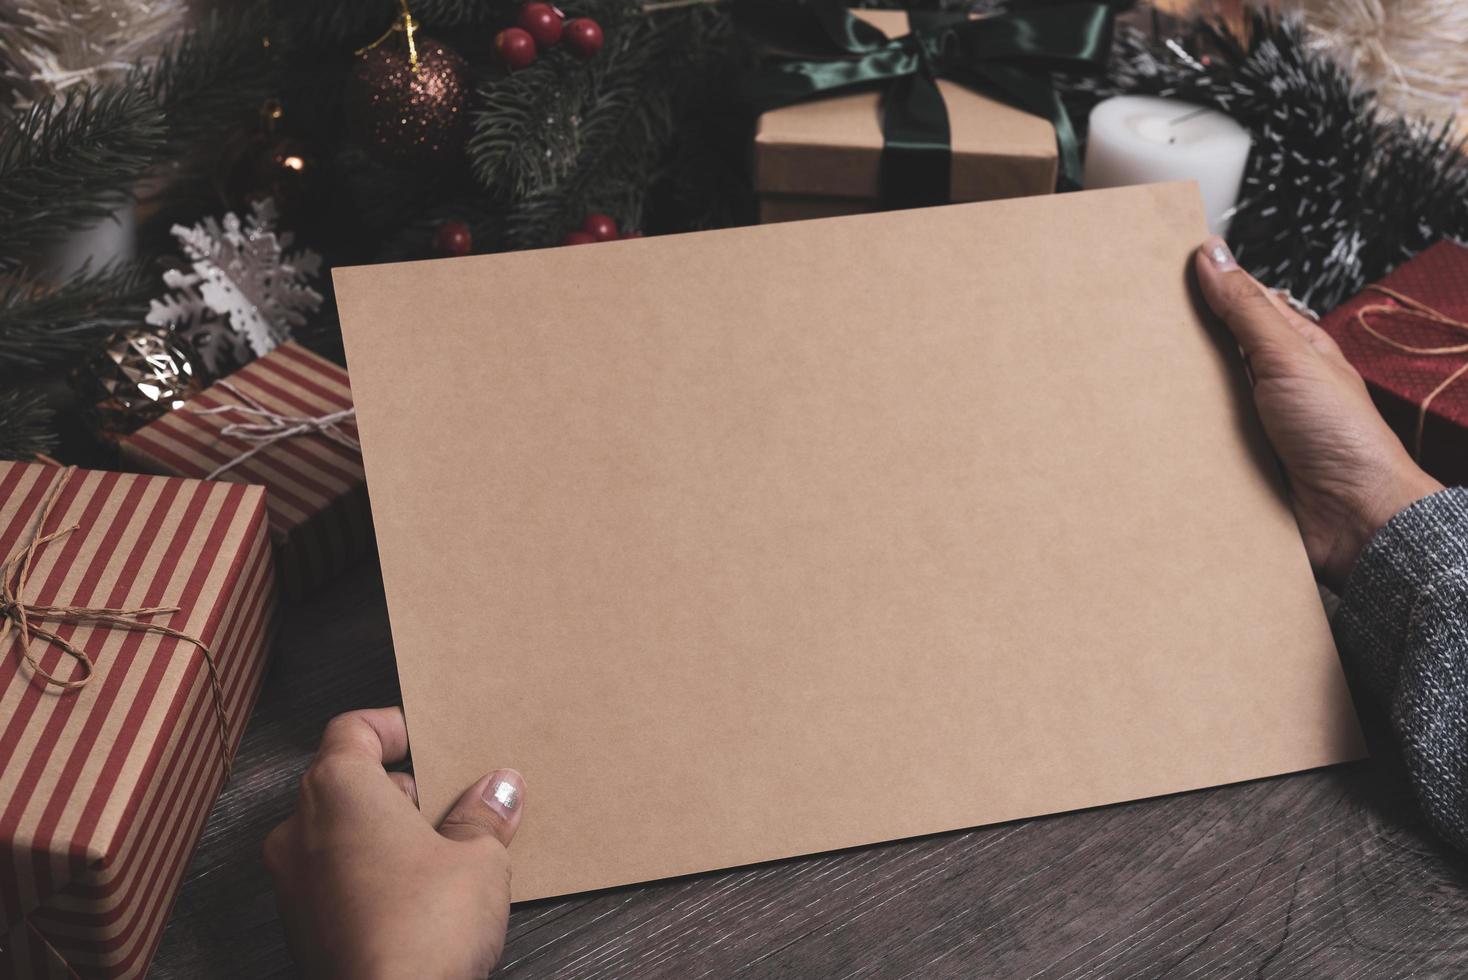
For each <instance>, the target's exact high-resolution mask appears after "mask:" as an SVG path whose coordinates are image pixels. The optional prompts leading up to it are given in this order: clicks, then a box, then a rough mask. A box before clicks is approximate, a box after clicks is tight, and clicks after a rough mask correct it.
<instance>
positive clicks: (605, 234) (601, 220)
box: [581, 214, 621, 242]
mask: <svg viewBox="0 0 1468 980" xmlns="http://www.w3.org/2000/svg"><path fill="white" fill-rule="evenodd" d="M581 230H582V231H584V232H586V233H587V234H588V235H590V236H591V237H592V238H594V239H596V240H597V241H599V242H610V241H615V240H616V239H617V238H619V237H621V236H620V235H619V233H618V231H617V222H616V221H615V220H613V219H612V217H611V215H607V214H588V215H587V216H586V220H585V221H583V222H582V223H581Z"/></svg>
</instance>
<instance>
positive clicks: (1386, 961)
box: [152, 565, 1468, 980]
mask: <svg viewBox="0 0 1468 980" xmlns="http://www.w3.org/2000/svg"><path fill="white" fill-rule="evenodd" d="M275 658H276V659H275V663H274V666H273V667H272V671H271V674H270V676H269V678H268V679H267V682H266V688H265V692H264V694H263V695H262V698H261V702H260V705H259V708H258V709H257V711H256V712H255V715H254V717H253V718H252V719H251V721H250V726H249V729H248V730H247V731H246V733H245V736H244V743H243V746H242V748H241V750H240V754H239V758H238V760H237V761H236V763H235V774H234V778H233V780H232V782H231V784H230V786H229V787H228V789H227V790H226V791H225V793H224V795H223V796H222V797H221V798H220V800H219V802H218V804H217V805H216V806H215V808H214V812H213V814H212V815H211V816H210V819H209V823H208V826H207V827H206V828H205V831H204V837H203V841H202V843H201V844H200V847H199V850H198V852H197V853H196V854H195V856H194V859H193V862H192V863H191V864H190V866H189V870H188V873H187V877H186V880H185V883H184V886H183V890H182V893H181V894H180V897H179V899H178V904H177V906H176V907H175V909H174V912H173V916H172V919H171V921H170V922H169V926H168V930H167V933H166V935H165V936H164V939H163V943H162V947H161V948H160V950H159V952H158V956H157V959H156V960H155V962H154V965H153V972H152V976H153V977H155V978H164V980H172V978H191V980H194V978H209V977H250V978H259V977H278V976H292V975H294V970H293V968H292V965H291V961H290V958H289V956H288V955H287V953H286V951H285V948H284V945H283V939H282V936H281V932H280V926H279V923H278V922H277V920H276V913H275V905H274V899H273V897H272V895H271V891H270V885H269V881H268V878H267V876H266V873H265V869H264V867H263V866H262V865H261V862H260V842H261V840H262V839H263V838H264V836H265V833H266V832H267V831H268V830H269V829H270V827H271V826H273V825H274V824H275V823H276V822H277V821H279V820H281V819H283V818H284V817H285V816H286V814H287V813H288V812H289V811H290V809H291V806H292V803H293V798H294V796H295V792H296V783H297V780H298V779H299V777H300V774H301V772H302V771H303V770H304V769H305V767H306V765H307V763H308V762H309V760H310V758H311V753H312V751H313V750H314V748H315V744H316V740H317V738H318V737H319V735H320V732H321V729H322V726H323V725H324V724H325V722H326V720H327V719H328V718H330V717H331V716H332V715H334V714H337V713H338V712H341V711H346V710H349V709H352V708H357V707H366V706H371V705H382V704H391V703H396V701H397V700H398V693H397V679H396V675H395V672H394V667H393V660H392V653H391V641H390V638H389V634H388V627H387V612H386V607H385V606H384V603H383V598H382V587H381V582H380V579H379V578H378V574H377V570H376V568H375V566H371V565H369V566H365V567H363V568H362V569H360V570H358V571H356V572H354V573H353V574H351V575H349V576H348V577H346V578H345V579H343V580H341V581H339V582H337V583H335V584H334V585H333V586H332V587H330V588H329V589H328V590H327V591H326V592H324V593H322V594H320V595H318V596H316V597H314V598H313V599H312V600H310V601H309V602H308V603H306V604H303V605H301V606H297V607H295V608H292V609H288V610H286V612H285V614H284V616H283V624H282V629H281V632H280V636H279V638H278V640H277V643H276V653H275ZM1380 727H1381V725H1380V722H1379V720H1374V719H1368V728H1369V729H1371V730H1373V731H1374V732H1375V731H1379V730H1380ZM983 750H984V747H983V746H981V745H979V746H974V751H976V752H982V751H983ZM534 791H535V788H534V787H533V786H532V787H530V792H531V795H532V798H533V794H534ZM530 819H534V817H533V816H532V817H530ZM1465 886H1468V861H1465V860H1463V859H1461V858H1459V857H1457V856H1456V855H1455V854H1453V853H1451V852H1449V851H1447V850H1446V849H1445V848H1444V847H1443V846H1442V845H1440V844H1439V843H1437V842H1436V841H1435V840H1434V839H1432V838H1431V837H1430V836H1429V835H1428V834H1426V833H1425V832H1424V830H1423V829H1422V827H1421V823H1420V821H1419V819H1418V818H1417V816H1416V814H1415V812H1414V810H1413V808H1412V806H1411V803H1410V794H1409V792H1408V791H1407V789H1406V787H1405V785H1404V784H1403V782H1402V777H1401V774H1400V768H1399V765H1398V764H1397V762H1396V761H1395V760H1394V759H1393V758H1392V757H1391V756H1390V753H1389V751H1379V752H1378V757H1377V758H1376V759H1375V760H1374V761H1371V762H1368V763H1358V764H1354V765H1349V766H1340V767H1336V768H1332V769H1328V770H1321V771H1315V772H1310V773H1304V774H1301V775H1296V776H1287V777H1281V778H1277V779H1268V780H1262V781H1259V782H1253V783H1245V784H1240V785H1235V786H1228V787H1224V788H1221V789H1215V790H1207V791H1202V792H1196V793H1188V794H1183V795H1179V796H1173V797H1166V798H1163V799H1157V800H1149V801H1144V802H1140V803H1131V804H1124V805H1120V806H1112V807H1104V808H1100V809H1096V810H1089V811H1084V812H1081V813H1073V814H1067V815H1064V816H1058V817H1049V818H1043V819H1038V820H1027V821H1022V822H1018V823H1011V824H1004V825H1001V826H997V827H987V828H984V829H981V830H975V831H969V832H963V833H952V834H942V835H939V836H935V837H928V838H923V839H919V840H915V841H908V842H904V843H898V844H891V845H886V846H881V847H869V848H861V849H858V850H852V851H845V852H840V853H836V854H829V855H824V856H820V857H813V858H804V859H797V860H791V861H784V862H780V863H777V864H771V865H761V866H758V867H753V868H747V869H743V870H737V871H729V872H723V873H715V874H705V875H697V876H694V877H690V878H684V879H678V880H674V881H669V882H663V883H660V884H653V885H647V886H641V887H633V888H624V889H618V890H614V891H610V892H602V893H598V894H594V895H589V896H582V897H577V898H570V899H565V900H548V901H542V902H535V903H530V904H527V905H524V906H521V907H518V908H516V910H515V911H514V913H513V915H512V917H511V920H510V935H509V942H508V947H507V951H506V954H505V960H504V962H503V963H502V965H501V967H500V970H499V972H498V973H497V974H496V976H505V977H526V978H529V977H557V978H577V977H638V978H656V977H676V978H694V977H729V976H740V977H801V978H807V977H812V978H815V977H833V978H837V977H839V978H855V977H977V976H982V977H1020V978H1030V977H1047V978H1067V980H1079V978H1090V977H1161V976H1166V977H1178V978H1204V977H1207V978H1212V977H1222V976H1230V977H1231V976H1250V977H1332V978H1339V980H1346V978H1372V980H1374V978H1381V977H1405V976H1412V977H1429V976H1441V977H1448V976H1463V975H1468V887H1465Z"/></svg>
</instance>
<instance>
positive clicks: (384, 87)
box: [346, 33, 469, 166]
mask: <svg viewBox="0 0 1468 980" xmlns="http://www.w3.org/2000/svg"><path fill="white" fill-rule="evenodd" d="M416 41H417V45H418V70H417V71H416V72H415V71H413V68H412V66H411V65H410V64H409V63H408V51H407V46H406V45H405V44H403V43H402V42H401V41H399V40H398V39H397V38H396V37H394V38H392V39H390V40H389V41H387V42H384V43H383V44H380V45H378V46H377V47H375V48H368V49H367V50H366V51H364V52H362V54H360V55H359V56H358V57H357V59H356V63H355V64H354V65H353V66H352V77H351V80H350V82H349V83H348V85H347V91H346V112H347V117H348V120H349V122H350V125H351V129H352V132H353V135H354V137H355V138H356V139H357V140H358V141H359V142H361V143H362V144H364V145H365V146H366V147H367V148H368V150H369V151H371V152H372V153H373V155H375V156H377V157H379V158H380V159H383V160H384V161H386V162H389V163H394V164H398V165H407V166H414V165H428V164H435V163H445V162H447V161H449V160H451V159H454V158H456V157H458V156H459V154H460V153H461V152H462V151H463V149H464V137H465V134H466V131H467V126H468V113H467V112H466V109H465V106H466V104H467V100H468V96H469V85H468V66H467V65H465V63H464V59H463V58H461V57H459V55H458V53H457V52H455V51H454V50H453V49H452V48H450V47H448V46H447V45H445V44H442V43H440V42H438V41H435V40H434V39H433V38H430V37H425V36H424V35H423V34H421V33H420V34H418V35H417V37H416Z"/></svg>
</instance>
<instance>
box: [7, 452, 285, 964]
mask: <svg viewBox="0 0 1468 980" xmlns="http://www.w3.org/2000/svg"><path fill="white" fill-rule="evenodd" d="M0 560H4V561H5V562H6V565H5V567H4V570H3V577H4V585H3V590H0V631H3V632H0V641H3V642H0V655H3V656H0V976H5V977H11V976H15V977H32V976H58V977H86V978H92V977H98V978H102V977H105V978H113V977H138V976H142V975H143V974H144V973H145V972H146V970H147V967H148V962H149V960H150V959H151V957H152V955H153V951H154V949H155V948H156V947H157V944H158V940H159V938H160V937H161V936H162V934H163V926H164V923H165V922H166V920H167V917H168V912H169V910H170V908H171V907H172V905H173V900H174V897H175V895H176V894H177V890H178V886H179V882H180V880H181V879H182V877H183V872H184V868H185V866H186V864H187V862H188V859H189V856H190V854H192V852H193V849H194V845H195V844H196V843H197V841H198V839H199V834H200V832H201V831H202V829H203V825H204V821H205V819H206V818H207V817H208V815H209V810H210V807H211V806H212V805H213V802H214V799H215V796H216V795H217V794H218V792H219V790H220V788H221V787H222V786H223V784H224V781H225V779H226V777H227V769H228V760H229V759H230V758H231V757H232V756H233V753H234V751H235V748H236V747H237V746H238V744H239V739H240V735H241V733H242V732H243V730H244V727H245V721H246V719H248V717H249V714H250V710H251V708H252V707H253V705H254V702H255V698H256V695H257V694H258V692H259V690H260V682H261V678H262V676H263V673H264V669H265V662H266V655H267V653H268V650H269V646H270V642H269V639H270V638H269V634H270V627H271V622H272V617H273V611H274V607H275V583H274V567H273V563H272V561H271V556H270V544H269V535H268V530H267V527H266V517H265V504H264V493H263V492H262V491H261V490H260V488H259V487H248V486H243V485H241V484H237V483H208V482H200V481H197V480H180V479H175V478H171V477H155V476H138V475H134V474H127V473H98V472H88V471H76V470H72V469H69V468H68V469H62V468H59V467H54V466H42V465H39V464H32V463H6V462H0ZM22 610H24V612H25V625H24V626H22V619H21V612H22ZM25 632H29V634H30V635H29V637H28V638H26V637H25V636H24V635H23V634H24V633H25ZM88 664H90V666H88Z"/></svg>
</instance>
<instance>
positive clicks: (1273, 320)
mask: <svg viewBox="0 0 1468 980" xmlns="http://www.w3.org/2000/svg"><path fill="white" fill-rule="evenodd" d="M1195 264H1196V265H1197V268H1198V285H1199V286H1200V287H1201V288H1202V290H1203V298H1204V299H1205V300H1207V301H1208V306H1209V308H1210V309H1212V310H1213V312H1214V313H1216V314H1218V316H1219V318H1220V319H1222V320H1223V322H1224V323H1226V324H1227V325H1228V328H1229V330H1230V331H1232V332H1233V335H1234V339H1235V340H1237V341H1238V342H1239V346H1240V347H1241V348H1243V350H1244V353H1245V354H1247V355H1249V356H1251V357H1252V356H1253V355H1256V354H1258V353H1259V352H1260V351H1261V350H1264V349H1266V348H1283V349H1288V348H1290V347H1301V348H1304V347H1305V346H1306V344H1305V343H1304V338H1303V337H1301V336H1300V332H1299V331H1298V330H1296V329H1295V328H1294V327H1293V326H1291V324H1290V322H1289V320H1288V319H1287V318H1286V317H1285V316H1284V314H1282V313H1281V312H1280V311H1279V308H1278V307H1277V306H1276V305H1275V302H1274V300H1273V299H1271V298H1270V295H1269V293H1268V292H1267V291H1266V290H1265V289H1264V287H1263V286H1261V285H1259V283H1258V282H1256V281H1255V280H1254V277H1253V276H1251V275H1249V274H1248V273H1247V272H1245V271H1244V270H1243V269H1241V268H1239V264H1238V262H1236V261H1235V260H1234V256H1233V253H1232V252H1230V251H1229V249H1228V246H1227V245H1226V244H1224V241H1223V239H1222V238H1219V237H1218V236H1217V235H1214V236H1213V237H1211V238H1209V239H1208V240H1207V241H1205V242H1204V243H1203V244H1202V245H1201V246H1200V247H1199V248H1198V255H1197V260H1196V263H1195Z"/></svg>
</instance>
